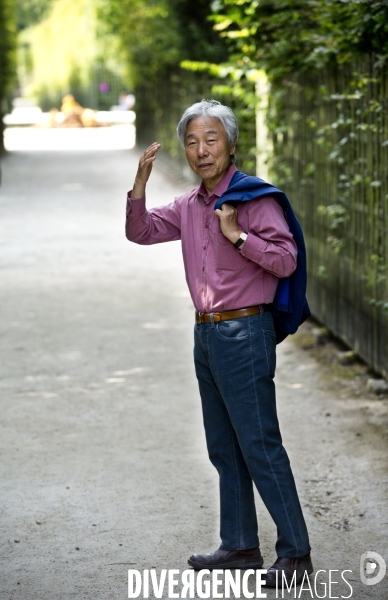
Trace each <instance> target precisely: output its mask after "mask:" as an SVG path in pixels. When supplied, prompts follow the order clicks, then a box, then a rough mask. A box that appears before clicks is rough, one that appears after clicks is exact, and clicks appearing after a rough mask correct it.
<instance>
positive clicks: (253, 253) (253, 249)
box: [240, 233, 267, 264]
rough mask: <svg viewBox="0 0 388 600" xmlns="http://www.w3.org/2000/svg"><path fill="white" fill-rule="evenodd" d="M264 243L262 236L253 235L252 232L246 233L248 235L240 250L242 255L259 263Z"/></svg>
mask: <svg viewBox="0 0 388 600" xmlns="http://www.w3.org/2000/svg"><path fill="white" fill-rule="evenodd" d="M266 245H267V242H265V241H264V240H263V239H262V238H260V237H258V236H257V235H253V234H252V233H248V237H247V239H246V240H245V242H244V244H243V245H242V247H241V250H240V252H241V254H242V255H243V256H245V257H246V258H249V260H253V262H256V263H259V264H260V262H262V259H263V257H264V250H265V248H266Z"/></svg>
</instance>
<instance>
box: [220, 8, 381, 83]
mask: <svg viewBox="0 0 388 600" xmlns="http://www.w3.org/2000/svg"><path fill="white" fill-rule="evenodd" d="M213 9H214V15H213V20H214V21H215V29H216V30H218V31H219V32H220V35H221V36H222V37H224V38H226V39H227V40H228V42H229V55H230V56H231V57H232V58H235V59H236V60H238V61H243V60H245V62H246V63H249V62H253V63H254V64H255V65H259V66H260V67H261V68H264V69H265V70H266V71H267V73H268V76H269V77H270V78H271V79H272V80H277V79H280V78H281V77H284V76H285V75H287V74H289V73H293V74H295V73H299V72H304V71H311V70H317V69H322V68H324V67H326V66H327V65H330V64H338V65H340V64H344V63H349V62H352V61H354V59H355V58H356V57H359V56H363V55H365V54H371V55H372V54H374V55H375V56H376V66H382V65H383V64H385V63H386V61H387V59H388V3H387V2H386V0H301V1H300V0H238V1H237V2H236V1H235V0H216V2H214V3H213Z"/></svg>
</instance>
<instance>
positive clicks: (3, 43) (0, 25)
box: [0, 0, 16, 152]
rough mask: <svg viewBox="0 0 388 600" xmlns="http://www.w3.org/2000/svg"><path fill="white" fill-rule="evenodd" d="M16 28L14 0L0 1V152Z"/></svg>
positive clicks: (14, 57) (14, 61)
mask: <svg viewBox="0 0 388 600" xmlns="http://www.w3.org/2000/svg"><path fill="white" fill-rule="evenodd" d="M15 51H16V26H15V12H14V4H13V0H0V152H1V151H2V150H3V149H4V147H3V129H4V126H3V114H4V112H5V109H6V106H5V104H6V102H5V100H6V96H7V93H8V92H9V90H10V87H11V85H12V83H13V81H14V79H15V69H16V56H15Z"/></svg>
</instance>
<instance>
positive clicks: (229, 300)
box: [126, 100, 313, 586]
mask: <svg viewBox="0 0 388 600" xmlns="http://www.w3.org/2000/svg"><path fill="white" fill-rule="evenodd" d="M177 133H178V136H179V138H180V140H181V142H182V144H183V147H184V150H185V153H186V158H187V161H188V163H189V165H190V167H191V169H192V170H193V171H194V172H195V173H196V174H197V175H199V177H200V178H201V180H202V183H201V185H200V186H199V187H197V188H195V189H193V190H192V191H190V192H188V193H186V194H184V195H183V196H181V197H178V198H175V200H174V202H172V203H171V204H168V205H167V206H161V207H160V208H154V209H152V210H149V211H148V210H147V209H146V203H145V195H146V184H147V181H148V178H149V176H150V174H151V170H152V164H153V161H154V160H155V156H156V153H157V151H158V150H159V148H160V144H158V143H154V144H152V145H151V146H150V147H149V148H148V149H147V150H146V151H145V152H144V154H143V155H142V156H141V158H140V161H139V168H138V171H137V174H136V178H135V182H134V186H133V189H132V191H131V192H129V194H128V201H127V221H126V235H127V238H128V239H129V240H131V241H133V242H136V243H138V244H157V243H160V242H168V241H171V240H179V239H180V240H181V241H182V252H183V260H184V265H185V270H186V279H187V283H188V286H189V289H190V293H191V297H192V300H193V303H194V306H195V309H196V324H195V329H194V340H195V346H194V362H195V370H196V375H197V379H198V384H199V391H200V396H201V400H202V410H203V419H204V426H205V433H206V441H207V447H208V452H209V458H210V460H211V462H212V464H213V465H214V466H215V467H216V469H217V471H218V473H219V479H220V504H221V525H220V536H221V545H220V547H219V548H218V549H217V550H215V551H214V552H212V553H211V554H194V555H192V556H191V557H190V558H189V561H188V562H189V564H190V565H191V566H192V567H193V568H194V569H196V570H200V569H210V570H211V569H214V568H217V569H247V568H253V569H256V568H261V567H262V565H263V558H262V556H261V553H260V548H259V538H258V527H257V518H256V510H255V503H254V496H253V485H252V482H254V484H255V486H256V488H257V489H258V491H259V493H260V496H261V498H262V500H263V502H264V504H265V506H266V507H267V509H268V511H269V513H270V515H271V517H272V519H273V520H274V522H275V524H276V526H277V533H278V538H277V542H276V552H277V555H278V558H277V560H276V562H275V563H274V565H273V566H272V567H271V568H270V569H269V570H268V572H267V575H266V576H265V577H266V582H267V585H268V586H275V584H276V579H277V578H279V581H281V579H280V578H281V577H283V578H285V579H286V580H287V581H288V582H291V580H292V578H293V577H294V581H295V579H296V581H297V582H299V581H301V580H302V578H303V576H304V574H305V571H307V572H308V573H311V572H312V570H313V567H312V563H311V558H310V545H309V539H308V533H307V529H306V525H305V521H304V518H303V514H302V510H301V506H300V502H299V498H298V494H297V490H296V487H295V482H294V478H293V475H292V471H291V467H290V463H289V459H288V456H287V453H286V451H285V449H284V447H283V445H282V439H281V435H280V431H279V424H278V418H277V413H276V401H275V387H274V381H273V377H274V373H275V363H276V334H275V328H274V321H273V315H272V302H273V300H274V297H275V293H276V290H277V286H278V282H279V278H287V277H289V276H290V275H291V274H292V273H293V272H294V271H295V269H296V265H297V253H298V249H297V245H296V243H295V241H294V238H293V235H292V233H291V232H290V229H289V226H288V223H287V221H286V219H285V214H284V211H283V209H282V208H281V206H280V204H279V203H278V201H277V200H276V199H275V198H274V197H272V196H270V195H264V196H263V194H262V193H261V194H260V197H259V198H257V199H255V198H253V199H251V200H250V201H248V202H238V204H237V206H236V207H235V206H232V205H231V204H228V203H222V196H223V195H225V194H227V192H228V189H231V187H230V186H231V184H233V183H234V181H235V178H236V177H237V179H238V177H239V176H242V177H245V176H243V175H242V174H241V173H239V172H238V171H237V170H236V167H235V166H234V154H235V147H236V141H237V137H238V125H237V120H236V118H235V116H234V114H233V112H232V111H231V109H230V108H228V107H226V106H223V105H222V104H220V103H219V102H216V101H214V100H210V101H208V100H202V102H198V103H196V104H194V105H193V106H191V107H190V108H188V109H187V110H186V111H185V113H184V114H183V116H182V118H181V120H180V122H179V124H178V127H177ZM247 179H249V180H256V178H247ZM256 181H257V182H262V180H259V179H257V180H256ZM262 183H263V184H264V185H268V187H270V186H269V184H265V183H264V182H262ZM270 189H274V190H276V188H270ZM277 191H278V192H279V190H277ZM220 198H221V201H220ZM247 198H248V199H249V196H248V197H247V196H246V195H244V194H242V195H241V198H240V199H241V200H244V199H247ZM238 199H239V198H237V200H238ZM216 204H217V206H219V208H217V207H216V208H215V205H216ZM294 219H295V217H294Z"/></svg>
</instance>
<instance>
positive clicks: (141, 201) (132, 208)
mask: <svg viewBox="0 0 388 600" xmlns="http://www.w3.org/2000/svg"><path fill="white" fill-rule="evenodd" d="M131 194H132V190H130V191H129V192H128V193H127V213H126V214H127V217H128V216H129V215H131V218H132V219H136V218H137V217H140V216H141V215H142V214H144V213H145V211H146V207H145V203H146V199H145V197H144V198H131Z"/></svg>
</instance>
